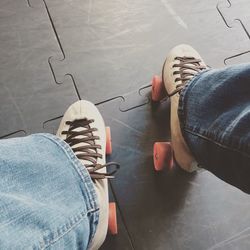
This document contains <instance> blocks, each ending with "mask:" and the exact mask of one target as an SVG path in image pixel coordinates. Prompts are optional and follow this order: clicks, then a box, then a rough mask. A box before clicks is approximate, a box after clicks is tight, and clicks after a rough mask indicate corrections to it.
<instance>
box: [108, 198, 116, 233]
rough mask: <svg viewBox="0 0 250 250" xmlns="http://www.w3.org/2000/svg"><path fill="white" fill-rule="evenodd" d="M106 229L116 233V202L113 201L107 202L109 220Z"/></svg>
mask: <svg viewBox="0 0 250 250" xmlns="http://www.w3.org/2000/svg"><path fill="white" fill-rule="evenodd" d="M108 229H109V232H110V233H111V234H112V235H116V234H117V233H118V228H117V218H116V204H115V202H110V203H109V222H108Z"/></svg>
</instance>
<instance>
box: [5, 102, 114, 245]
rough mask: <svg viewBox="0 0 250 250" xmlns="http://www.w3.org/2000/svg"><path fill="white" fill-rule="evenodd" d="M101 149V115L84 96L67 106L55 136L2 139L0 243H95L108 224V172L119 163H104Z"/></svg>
mask: <svg viewBox="0 0 250 250" xmlns="http://www.w3.org/2000/svg"><path fill="white" fill-rule="evenodd" d="M105 151H106V134H105V126H104V122H103V119H102V116H101V114H100V113H99V111H98V109H97V108H96V107H95V105H94V104H92V103H90V102H87V101H78V102H76V103H74V104H72V105H71V106H70V107H69V109H68V110H67V111H66V113H65V115H64V117H63V119H62V121H61V124H60V127H59V129H58V132H57V137H56V136H53V135H50V134H37V135H32V136H28V137H24V138H16V139H8V140H1V141H0V173H1V179H0V209H1V213H0V249H29V248H34V249H40V248H41V249H44V248H47V247H50V248H52V249H87V248H88V249H98V248H99V247H100V246H101V244H102V243H103V241H104V240H105V237H106V234H107V228H108V218H109V214H108V212H109V206H108V187H107V178H112V177H113V174H114V173H115V171H116V170H117V168H118V167H119V165H118V164H117V163H114V162H110V163H107V164H106V162H105ZM111 165H113V166H115V167H116V169H115V170H113V171H112V172H109V173H107V171H106V167H109V166H111ZM112 212H115V211H112ZM114 218H115V217H114ZM112 226H113V227H112V229H111V228H110V229H111V230H112V231H113V232H112V233H116V232H115V230H116V225H115V223H113V224H112Z"/></svg>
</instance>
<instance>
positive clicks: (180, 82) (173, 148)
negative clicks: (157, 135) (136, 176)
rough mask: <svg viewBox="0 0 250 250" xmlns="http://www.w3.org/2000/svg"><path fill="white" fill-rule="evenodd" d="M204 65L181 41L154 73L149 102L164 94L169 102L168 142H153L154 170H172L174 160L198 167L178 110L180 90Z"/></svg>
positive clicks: (160, 97)
mask: <svg viewBox="0 0 250 250" xmlns="http://www.w3.org/2000/svg"><path fill="white" fill-rule="evenodd" d="M206 68H207V66H206V64H205V62H204V61H203V59H202V58H201V56H200V55H199V54H198V52H197V51H196V50H194V49H193V48H192V47H191V46H189V45H185V44H182V45H179V46H176V47H174V48H173V49H172V50H171V51H170V53H169V54H168V56H167V59H166V60H165V62H164V64H163V68H162V77H161V78H160V77H159V76H154V77H153V79H152V97H151V98H152V101H153V102H159V101H161V100H162V99H164V98H166V96H167V97H169V98H170V104H171V110H170V128H171V142H156V143H155V144H154V150H153V157H154V167H155V170H157V171H160V170H162V169H163V168H164V167H167V168H169V169H171V168H172V167H173V164H174V162H175V161H176V162H177V164H178V165H179V166H180V167H181V168H183V169H184V170H186V171H188V172H193V171H195V170H197V168H198V164H197V162H196V160H195V158H194V156H193V155H192V153H191V152H190V150H189V148H188V146H187V144H186V142H185V140H184V138H183V136H182V132H181V128H180V123H179V118H178V113H177V110H178V105H179V96H180V95H179V93H180V92H181V90H182V89H183V88H184V87H185V85H186V83H187V82H188V81H189V80H191V79H192V78H193V77H194V76H195V75H196V74H198V73H199V72H201V71H202V70H205V69H206Z"/></svg>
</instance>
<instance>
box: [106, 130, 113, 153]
mask: <svg viewBox="0 0 250 250" xmlns="http://www.w3.org/2000/svg"><path fill="white" fill-rule="evenodd" d="M111 154H112V141H111V131H110V127H106V155H111Z"/></svg>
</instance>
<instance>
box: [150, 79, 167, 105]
mask: <svg viewBox="0 0 250 250" xmlns="http://www.w3.org/2000/svg"><path fill="white" fill-rule="evenodd" d="M165 93H166V91H165V87H164V84H163V82H162V79H161V78H160V77H159V76H156V75H155V76H154V77H153V79H152V97H151V98H152V101H154V102H159V101H160V100H162V99H163V98H164V95H165Z"/></svg>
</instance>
